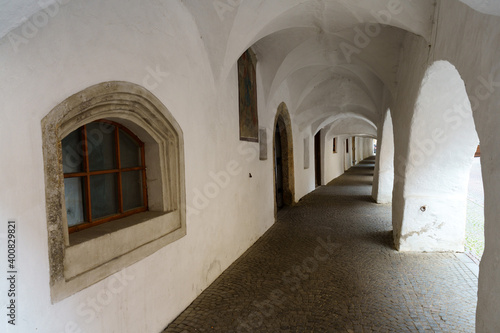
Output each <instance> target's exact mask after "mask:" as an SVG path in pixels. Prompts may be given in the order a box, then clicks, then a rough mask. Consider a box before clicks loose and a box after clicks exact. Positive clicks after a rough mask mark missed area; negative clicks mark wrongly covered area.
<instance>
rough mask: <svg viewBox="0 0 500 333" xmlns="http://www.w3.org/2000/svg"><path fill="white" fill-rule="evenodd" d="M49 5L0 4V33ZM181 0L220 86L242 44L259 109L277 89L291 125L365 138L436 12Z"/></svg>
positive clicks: (498, 5) (348, 2) (410, 2)
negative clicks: (404, 57) (407, 53)
mask: <svg viewBox="0 0 500 333" xmlns="http://www.w3.org/2000/svg"><path fill="white" fill-rule="evenodd" d="M74 1H79V0H74ZM151 1H155V2H156V1H158V0H151ZM461 1H462V2H464V3H466V4H468V5H469V6H471V7H473V8H475V9H476V10H479V11H482V12H488V13H490V14H492V13H493V14H497V15H498V14H499V13H500V2H493V1H477V0H461ZM55 2H56V0H45V1H34V0H16V1H12V0H0V37H3V36H5V35H6V34H7V33H8V32H9V31H10V30H12V29H13V28H15V27H17V26H20V25H21V24H22V23H23V22H24V21H26V20H27V18H29V17H30V16H31V15H33V14H34V13H36V12H37V11H39V10H40V8H41V7H40V6H47V5H49V4H51V3H52V4H53V3H55ZM67 2H69V0H58V3H59V4H62V5H63V4H64V3H67ZM183 3H184V5H185V6H186V8H187V9H188V11H189V12H190V13H191V15H192V17H193V19H194V22H195V24H196V25H197V27H198V30H199V32H200V35H201V38H202V40H203V42H204V45H205V48H206V54H207V57H208V58H209V62H210V66H211V70H212V73H213V76H214V80H215V81H216V82H217V81H222V80H225V79H226V78H227V76H228V75H229V73H230V71H231V69H232V68H233V66H234V64H235V63H236V61H237V59H238V58H239V56H240V55H241V54H242V53H243V52H244V51H245V50H246V49H247V48H248V47H252V49H253V50H254V51H255V53H256V54H257V57H258V61H259V65H258V66H259V73H260V74H261V78H260V81H259V82H260V83H261V84H262V88H263V89H262V90H261V91H262V92H263V94H261V95H260V97H259V98H262V99H263V101H264V103H265V104H266V105H272V104H273V103H274V104H275V103H276V102H279V101H277V100H276V99H279V98H281V97H280V96H283V94H285V93H286V94H287V95H288V100H289V102H288V104H289V105H288V108H289V110H291V111H292V117H293V120H294V122H295V123H296V124H297V126H298V127H299V129H301V130H306V129H308V128H310V130H311V132H312V133H314V132H316V131H317V130H319V129H320V128H323V127H327V128H341V129H342V132H343V133H345V134H352V135H370V136H375V135H376V126H377V125H378V121H379V119H380V113H381V112H382V111H383V108H384V107H386V104H387V101H384V98H383V97H384V96H386V98H388V99H390V98H392V97H394V96H395V94H396V93H397V76H396V74H397V70H398V64H399V55H400V50H401V45H402V42H403V40H404V38H405V36H406V35H407V34H408V33H411V34H414V35H417V36H420V38H423V39H425V40H426V41H427V42H429V43H431V36H432V30H433V21H434V14H435V8H436V3H435V0H251V1H249V0H214V1H206V0H185V1H183ZM262 95H263V96H262ZM340 125H341V126H340ZM359 131H362V132H363V133H361V132H359Z"/></svg>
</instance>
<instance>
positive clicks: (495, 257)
mask: <svg viewBox="0 0 500 333" xmlns="http://www.w3.org/2000/svg"><path fill="white" fill-rule="evenodd" d="M489 13H491V11H489ZM439 21H440V28H439V29H438V34H437V39H438V40H439V41H440V42H439V43H437V46H436V50H435V51H434V55H433V58H434V60H441V59H443V60H448V61H450V62H451V63H452V64H453V65H454V66H455V67H456V68H457V69H458V71H459V72H460V74H461V76H462V78H463V80H464V81H465V84H466V89H467V94H468V96H469V99H470V102H471V106H472V110H473V113H474V121H475V125H476V130H477V132H478V135H479V139H480V141H481V167H482V175H483V183H484V188H485V207H484V214H485V239H486V246H485V252H484V254H483V257H482V259H481V265H480V271H479V291H478V308H477V315H476V320H477V322H476V330H477V332H497V331H500V316H498V309H499V308H500V285H499V284H498V280H499V279H500V256H499V253H500V241H499V240H500V228H499V226H498V223H497V222H498V219H499V216H500V206H499V205H498V202H500V190H499V189H500V168H499V167H498V165H500V154H499V152H498V143H499V142H500V131H498V128H499V127H500V114H499V113H498V107H499V105H500V89H498V86H499V84H498V82H500V18H499V17H497V16H492V15H485V14H481V13H479V12H476V11H474V10H472V9H470V8H469V7H467V6H465V5H463V4H461V3H457V2H456V1H450V0H443V1H440V15H439ZM457 21H458V22H463V23H462V24H461V25H459V29H458V30H457V24H456V22H457Z"/></svg>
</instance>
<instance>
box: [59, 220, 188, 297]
mask: <svg viewBox="0 0 500 333" xmlns="http://www.w3.org/2000/svg"><path fill="white" fill-rule="evenodd" d="M180 221H181V219H180V217H179V211H172V212H167V213H165V212H144V213H139V214H135V215H131V216H128V217H125V218H123V219H118V220H115V221H111V222H108V223H104V224H101V225H99V226H96V227H93V228H89V229H86V230H82V231H79V232H76V233H73V234H71V235H70V239H69V241H70V245H69V246H67V247H66V248H65V255H64V281H59V283H57V285H56V286H54V287H55V288H53V289H52V292H53V293H52V297H53V300H54V301H58V300H61V299H63V298H66V297H68V296H70V295H71V294H74V293H76V292H78V291H80V290H82V289H84V288H86V287H88V286H90V285H92V284H94V283H96V282H98V281H100V280H102V279H104V278H105V277H107V276H109V275H111V274H113V273H115V272H117V271H119V270H121V269H123V268H124V267H127V266H129V265H131V264H133V263H135V262H137V261H139V260H141V259H143V258H145V257H147V256H149V255H151V254H152V253H154V252H155V251H157V250H159V249H160V248H162V247H164V246H165V245H167V244H169V243H172V242H174V241H176V240H177V239H179V238H181V237H183V236H184V235H185V234H186V229H185V227H183V226H182V225H181V224H180Z"/></svg>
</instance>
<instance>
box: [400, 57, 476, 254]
mask: <svg viewBox="0 0 500 333" xmlns="http://www.w3.org/2000/svg"><path fill="white" fill-rule="evenodd" d="M478 142H479V139H478V136H477V133H476V129H475V125H474V119H473V114H472V109H471V104H470V101H469V98H468V96H467V92H466V90H465V84H464V82H463V80H462V78H461V77H460V74H459V73H458V71H457V69H456V68H455V67H454V66H453V65H451V64H450V63H449V62H447V61H437V62H435V63H434V64H433V65H431V66H430V67H429V68H428V70H427V72H426V75H425V76H424V79H423V82H422V84H421V87H420V93H419V97H418V99H417V102H416V104H415V111H414V115H413V119H412V125H411V128H410V138H409V149H408V154H407V160H406V161H405V164H406V170H405V173H404V178H403V179H396V180H395V181H402V182H404V192H403V193H404V197H403V200H404V205H403V206H402V207H404V208H403V211H402V212H397V211H395V212H393V213H396V215H399V216H402V219H401V224H400V225H398V222H397V221H395V223H396V224H395V225H394V237H395V243H396V246H397V248H398V249H400V250H403V251H463V250H464V240H465V220H466V207H467V184H468V180H469V174H470V169H471V165H472V160H473V156H474V152H475V151H476V148H477V145H478ZM393 208H394V206H393ZM396 209H400V208H396Z"/></svg>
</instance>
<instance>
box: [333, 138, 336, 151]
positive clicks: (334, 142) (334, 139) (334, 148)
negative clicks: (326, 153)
mask: <svg viewBox="0 0 500 333" xmlns="http://www.w3.org/2000/svg"><path fill="white" fill-rule="evenodd" d="M333 153H334V154H335V153H337V138H333Z"/></svg>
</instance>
